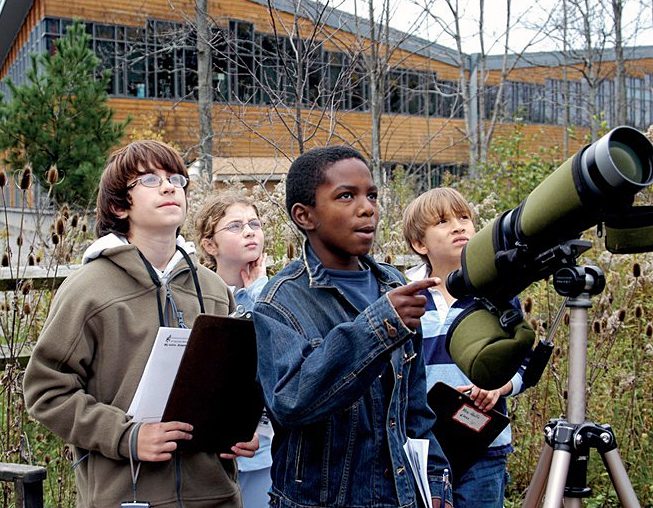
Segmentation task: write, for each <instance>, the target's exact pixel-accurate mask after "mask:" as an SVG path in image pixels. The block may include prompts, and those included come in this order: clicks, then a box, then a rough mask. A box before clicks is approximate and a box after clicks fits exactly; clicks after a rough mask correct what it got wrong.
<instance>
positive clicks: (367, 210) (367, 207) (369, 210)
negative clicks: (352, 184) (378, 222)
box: [359, 199, 376, 217]
mask: <svg viewBox="0 0 653 508" xmlns="http://www.w3.org/2000/svg"><path fill="white" fill-rule="evenodd" d="M375 210H376V208H375V207H374V205H373V204H372V203H370V202H369V201H368V200H367V199H366V200H365V201H363V203H362V204H361V207H360V209H359V213H360V214H361V215H368V216H370V217H371V216H372V215H374V212H375Z"/></svg>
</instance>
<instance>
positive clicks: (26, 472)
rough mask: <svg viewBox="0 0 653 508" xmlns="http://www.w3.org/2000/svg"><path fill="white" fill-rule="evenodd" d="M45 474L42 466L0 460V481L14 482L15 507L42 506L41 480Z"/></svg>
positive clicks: (29, 507) (30, 507) (35, 507)
mask: <svg viewBox="0 0 653 508" xmlns="http://www.w3.org/2000/svg"><path fill="white" fill-rule="evenodd" d="M47 474H48V473H47V470H46V469H45V468H44V467H40V466H28V465H26V464H9V463H7V462H0V481H3V482H14V492H15V497H16V508H43V481H44V480H45V478H46V476H47Z"/></svg>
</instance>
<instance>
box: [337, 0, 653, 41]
mask: <svg viewBox="0 0 653 508" xmlns="http://www.w3.org/2000/svg"><path fill="white" fill-rule="evenodd" d="M374 1H375V4H378V8H377V10H378V11H380V9H381V5H382V0H374ZM388 1H389V2H390V6H391V21H390V25H391V26H393V27H394V28H397V29H399V30H403V31H407V32H410V33H415V34H416V35H419V36H421V37H424V38H426V39H428V40H430V41H434V42H436V43H438V44H442V45H443V46H447V47H451V48H454V47H455V44H454V42H453V39H452V38H451V37H448V36H447V35H446V34H445V33H444V30H443V29H442V28H441V27H440V26H438V24H437V23H435V22H434V21H433V20H432V18H429V21H428V23H427V22H424V23H422V24H421V26H419V27H415V26H414V25H415V20H417V19H419V18H420V13H421V12H423V8H422V7H421V5H424V2H425V1H428V2H430V3H431V4H433V5H435V9H434V12H436V13H437V15H438V16H441V17H442V19H443V20H444V21H445V23H446V24H447V25H448V26H452V20H453V17H452V16H451V15H450V14H449V11H448V9H447V7H446V2H445V1H444V0H388ZM452 3H453V1H452ZM590 3H592V0H590ZM593 3H595V4H597V3H598V1H597V0H593ZM355 4H356V5H357V9H358V14H359V15H361V16H362V15H366V14H367V12H368V0H335V3H334V5H335V6H336V7H337V8H338V9H342V10H344V11H347V12H351V13H353V12H354V5H355ZM458 4H459V9H460V12H461V15H460V18H461V33H462V36H463V37H462V49H463V51H464V52H465V53H478V52H480V38H479V36H478V32H479V29H478V19H479V0H458ZM511 4H512V5H511V19H512V20H513V24H514V27H513V28H512V29H511V31H510V41H509V46H510V49H511V52H521V51H524V50H525V49H526V50H527V51H553V50H557V49H561V45H560V44H559V43H558V42H557V41H556V40H555V39H554V38H552V37H547V36H545V35H544V34H543V33H541V32H540V33H539V34H538V28H539V27H542V26H543V25H544V23H545V21H546V19H547V18H548V17H549V15H550V13H551V12H553V13H554V14H556V11H560V9H561V8H560V4H561V0H538V1H537V2H532V1H527V0H513V1H512V2H511ZM642 4H643V5H644V7H641V5H642ZM624 6H625V7H624V34H625V36H627V37H628V40H627V41H626V45H629V46H635V45H653V30H652V29H651V25H652V23H653V7H652V6H651V2H650V0H625V4H624ZM596 11H598V9H597V10H596ZM505 24H506V0H485V19H484V25H485V28H484V30H483V34H484V35H483V39H484V45H485V52H486V53H488V54H501V53H503V42H504V40H503V33H504V32H505ZM633 34H637V36H634V35H633Z"/></svg>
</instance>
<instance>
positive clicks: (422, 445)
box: [404, 437, 432, 506]
mask: <svg viewBox="0 0 653 508" xmlns="http://www.w3.org/2000/svg"><path fill="white" fill-rule="evenodd" d="M404 452H406V456H407V457H408V463H409V464H410V468H411V469H412V471H413V476H414V477H415V482H416V483H417V488H418V489H419V493H420V494H421V496H422V501H424V506H431V505H432V501H431V488H430V487H429V477H428V461H429V440H428V439H412V438H410V437H409V438H408V440H407V441H406V443H405V444H404Z"/></svg>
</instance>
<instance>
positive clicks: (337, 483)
mask: <svg viewBox="0 0 653 508" xmlns="http://www.w3.org/2000/svg"><path fill="white" fill-rule="evenodd" d="M361 262H362V263H363V265H365V266H366V267H368V268H369V269H371V270H372V272H373V274H374V275H375V276H376V278H377V280H378V284H379V289H380V293H381V297H380V298H379V299H378V300H377V301H376V302H374V303H372V304H371V305H370V306H368V307H367V308H366V309H362V310H359V309H356V308H355V307H354V305H353V304H351V303H350V302H349V301H348V300H347V299H346V298H345V296H344V295H343V294H342V293H341V292H340V291H339V290H338V289H337V288H336V287H335V286H334V285H333V284H332V283H331V281H330V280H329V276H328V274H327V272H326V271H325V269H324V267H323V266H322V264H321V263H320V262H319V260H318V259H317V257H316V256H315V254H314V253H313V251H312V250H311V249H310V247H309V246H308V244H305V245H304V255H303V258H302V259H299V260H295V261H293V262H291V263H290V264H289V265H288V266H286V267H285V268H284V269H283V270H282V271H281V272H279V273H278V274H277V275H276V276H275V277H274V278H272V280H270V282H269V283H268V284H267V285H266V287H265V288H264V289H263V292H262V293H261V295H260V296H259V298H258V300H257V303H256V305H255V307H254V316H253V319H254V324H255V326H256V335H257V342H258V368H259V372H258V375H259V380H260V382H261V385H262V387H263V392H264V395H265V401H266V405H267V407H268V411H269V415H270V418H271V420H272V423H273V427H274V432H275V434H274V439H273V443H272V450H273V451H272V456H273V464H272V485H273V486H272V492H271V494H270V495H271V506H273V507H284V508H301V507H309V506H310V507H316V506H334V507H350V508H353V507H358V508H363V507H375V508H386V507H396V506H401V507H416V506H421V502H420V501H418V500H417V498H418V497H419V493H418V492H417V491H416V487H415V483H414V479H413V478H412V475H411V470H410V465H409V464H408V462H407V459H406V456H405V454H404V452H403V445H404V443H405V442H406V438H407V437H412V438H424V439H428V440H429V461H428V478H429V484H430V488H431V495H432V496H433V497H439V498H441V499H442V497H443V495H444V497H445V499H447V500H449V501H450V500H451V488H450V485H449V484H448V480H447V479H446V478H447V473H446V472H445V469H446V468H448V467H449V466H448V463H447V461H446V459H445V457H444V455H443V453H442V449H441V448H440V445H439V444H438V442H437V441H436V439H435V437H434V436H433V434H432V432H431V428H432V426H433V423H434V418H435V417H434V415H433V413H432V412H431V410H430V409H429V407H428V406H427V403H426V387H425V386H426V385H425V371H424V362H423V359H422V338H421V335H420V334H419V333H414V332H412V331H411V330H409V329H408V328H406V327H405V325H404V324H403V322H402V321H401V319H400V318H399V315H398V314H397V313H396V311H395V309H394V307H393V306H392V304H391V303H390V300H389V298H388V296H387V293H388V291H390V290H391V289H393V288H395V287H398V286H400V285H402V284H403V278H402V276H401V274H400V273H399V272H398V271H397V270H396V269H395V268H393V267H390V266H389V265H382V264H377V263H376V262H375V261H374V260H373V259H372V258H370V257H363V258H361ZM443 479H444V481H443ZM429 508H430V503H429Z"/></svg>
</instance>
